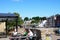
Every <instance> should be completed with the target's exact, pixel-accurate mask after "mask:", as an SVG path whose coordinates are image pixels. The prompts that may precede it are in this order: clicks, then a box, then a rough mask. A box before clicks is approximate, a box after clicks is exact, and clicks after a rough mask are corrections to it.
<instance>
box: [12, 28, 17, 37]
mask: <svg viewBox="0 0 60 40" xmlns="http://www.w3.org/2000/svg"><path fill="white" fill-rule="evenodd" d="M17 33H18V32H17V31H16V29H15V30H14V32H13V36H14V37H15V36H17Z"/></svg>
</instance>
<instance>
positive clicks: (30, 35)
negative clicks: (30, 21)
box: [27, 29, 33, 40]
mask: <svg viewBox="0 0 60 40" xmlns="http://www.w3.org/2000/svg"><path fill="white" fill-rule="evenodd" d="M27 36H28V37H29V40H33V39H32V38H33V32H32V31H31V30H30V29H29V30H28V34H27Z"/></svg>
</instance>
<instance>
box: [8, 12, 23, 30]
mask: <svg viewBox="0 0 60 40" xmlns="http://www.w3.org/2000/svg"><path fill="white" fill-rule="evenodd" d="M14 14H15V15H17V16H18V25H21V24H23V20H22V18H21V17H20V15H19V13H16V12H14ZM14 25H16V20H13V21H11V22H10V21H8V22H7V26H8V29H11V28H13V27H14Z"/></svg>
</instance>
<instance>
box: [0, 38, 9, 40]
mask: <svg viewBox="0 0 60 40" xmlns="http://www.w3.org/2000/svg"><path fill="white" fill-rule="evenodd" d="M0 40H9V37H7V38H0Z"/></svg>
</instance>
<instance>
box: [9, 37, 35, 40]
mask: <svg viewBox="0 0 60 40" xmlns="http://www.w3.org/2000/svg"><path fill="white" fill-rule="evenodd" d="M26 38H29V37H28V36H19V37H10V38H9V39H10V40H26ZM33 40H36V36H33Z"/></svg>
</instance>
